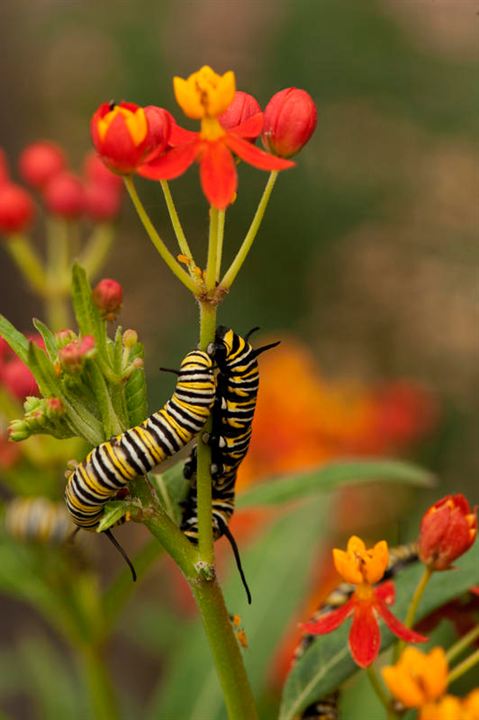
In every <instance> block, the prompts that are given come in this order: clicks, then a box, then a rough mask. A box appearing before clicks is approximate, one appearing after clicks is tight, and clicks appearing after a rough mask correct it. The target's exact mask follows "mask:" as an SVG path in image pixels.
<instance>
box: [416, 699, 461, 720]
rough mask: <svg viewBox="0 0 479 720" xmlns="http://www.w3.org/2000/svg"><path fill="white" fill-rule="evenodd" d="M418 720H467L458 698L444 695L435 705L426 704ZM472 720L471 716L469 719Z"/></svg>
mask: <svg viewBox="0 0 479 720" xmlns="http://www.w3.org/2000/svg"><path fill="white" fill-rule="evenodd" d="M419 720H469V715H466V714H465V713H464V710H463V706H462V703H461V701H460V699H459V698H457V697H454V696H453V695H445V696H444V697H443V698H441V700H438V702H436V703H428V704H427V705H424V707H423V708H421V713H420V715H419ZM470 720H473V716H472V717H471V718H470Z"/></svg>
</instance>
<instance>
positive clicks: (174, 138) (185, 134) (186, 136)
mask: <svg viewBox="0 0 479 720" xmlns="http://www.w3.org/2000/svg"><path fill="white" fill-rule="evenodd" d="M197 139H198V133H197V132H194V131H193V130H187V129H186V128H182V127H180V125H177V124H176V122H175V121H174V120H173V123H172V125H171V131H170V137H169V139H168V142H169V143H170V145H172V146H173V147H176V146H177V145H185V144H186V143H190V142H194V141H195V140H197Z"/></svg>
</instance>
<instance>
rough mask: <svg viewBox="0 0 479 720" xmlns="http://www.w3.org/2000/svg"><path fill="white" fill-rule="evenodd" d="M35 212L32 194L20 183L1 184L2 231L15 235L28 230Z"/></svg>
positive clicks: (0, 226)
mask: <svg viewBox="0 0 479 720" xmlns="http://www.w3.org/2000/svg"><path fill="white" fill-rule="evenodd" d="M33 213H34V205H33V201H32V199H31V197H30V195H29V194H28V193H27V191H26V190H24V189H23V188H22V187H20V185H14V184H13V183H10V182H7V183H5V185H0V233H4V234H5V235H13V234H15V233H21V232H24V231H25V230H27V228H28V227H29V226H30V224H31V222H32V219H33Z"/></svg>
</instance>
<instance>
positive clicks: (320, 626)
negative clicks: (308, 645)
mask: <svg viewBox="0 0 479 720" xmlns="http://www.w3.org/2000/svg"><path fill="white" fill-rule="evenodd" d="M333 556H334V562H335V565H336V570H337V571H338V572H339V573H340V575H341V576H342V577H343V579H344V580H345V581H346V582H349V583H352V584H353V585H356V590H355V591H354V594H353V595H352V597H351V599H350V600H348V602H347V603H346V604H345V605H343V606H342V607H340V608H339V609H338V610H333V611H332V612H329V613H326V614H325V615H323V616H322V617H320V618H318V619H317V620H313V621H312V622H309V623H305V624H304V625H303V630H304V631H305V632H306V633H310V634H312V635H325V634H326V633H330V632H332V631H333V630H336V629H337V628H338V627H339V626H340V625H342V624H343V622H344V621H345V620H346V619H347V618H348V617H350V616H351V615H352V616H353V622H352V625H351V630H350V633H349V648H350V650H351V655H352V656H353V660H354V662H355V663H356V664H357V665H359V667H363V668H364V667H368V666H369V665H371V663H373V662H374V660H375V659H376V657H377V656H378V653H379V648H380V645H381V639H380V634H379V624H378V620H377V616H378V615H379V616H380V617H381V618H382V619H383V620H384V622H385V623H386V625H387V626H388V628H389V629H390V630H391V632H392V633H394V635H396V636H397V637H399V638H401V639H402V640H404V641H405V642H425V641H426V640H427V638H425V637H424V636H423V635H419V634H418V633H416V632H414V631H413V630H410V629H409V628H407V627H406V626H405V625H403V624H402V623H401V622H400V621H399V620H398V619H397V618H396V617H395V616H394V615H393V614H392V613H391V612H390V611H389V610H388V607H387V606H388V605H392V604H393V603H394V599H395V591H394V583H392V582H390V581H388V582H385V583H382V584H381V585H379V586H378V587H376V588H374V587H373V586H372V583H375V582H377V581H378V580H380V579H381V578H382V576H383V575H384V571H385V570H386V567H387V562H388V549H387V544H386V542H384V541H381V542H379V543H377V544H376V545H375V546H374V548H372V549H370V550H366V547H365V545H364V543H363V541H362V540H361V539H360V538H358V537H355V536H353V537H351V538H350V540H349V542H348V548H347V551H346V552H344V551H342V550H333Z"/></svg>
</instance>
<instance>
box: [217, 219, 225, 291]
mask: <svg viewBox="0 0 479 720" xmlns="http://www.w3.org/2000/svg"><path fill="white" fill-rule="evenodd" d="M225 220H226V211H225V210H219V211H218V251H217V255H216V282H219V281H220V277H221V260H222V259H223V238H224V235H225Z"/></svg>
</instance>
